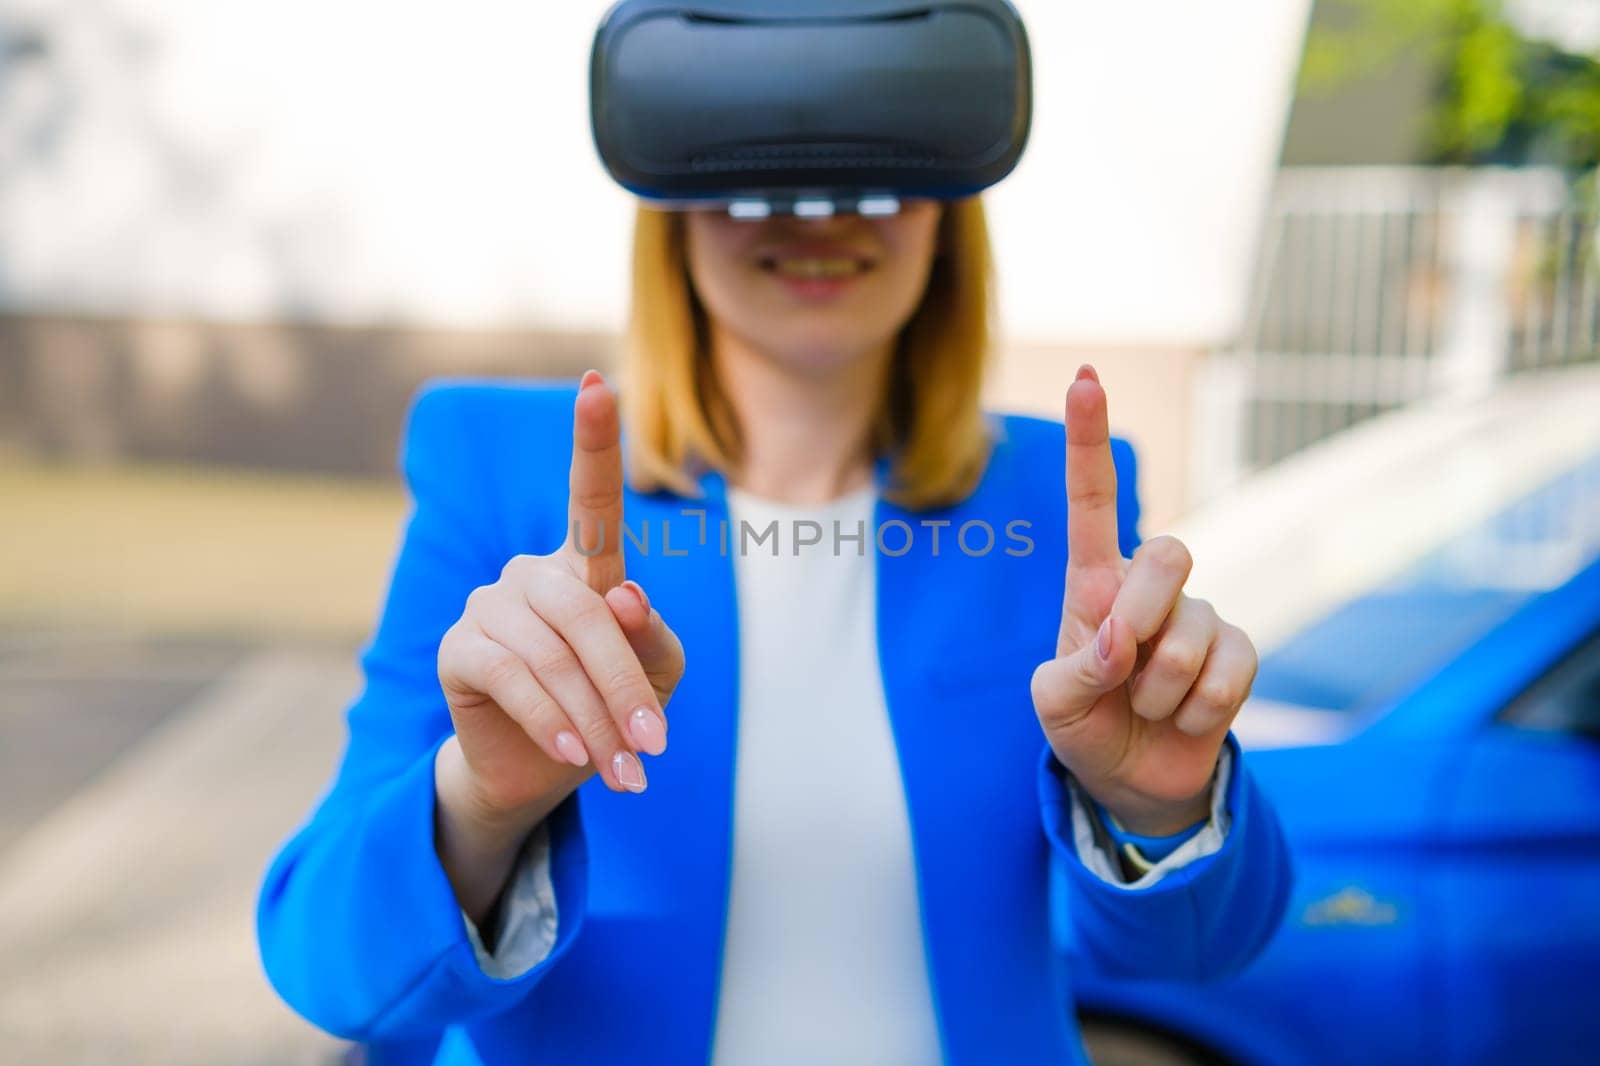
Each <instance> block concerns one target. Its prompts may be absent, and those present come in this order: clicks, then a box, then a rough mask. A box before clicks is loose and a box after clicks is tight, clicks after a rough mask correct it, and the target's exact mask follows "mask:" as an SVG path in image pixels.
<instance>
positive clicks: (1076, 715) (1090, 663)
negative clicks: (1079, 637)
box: [1032, 616, 1138, 730]
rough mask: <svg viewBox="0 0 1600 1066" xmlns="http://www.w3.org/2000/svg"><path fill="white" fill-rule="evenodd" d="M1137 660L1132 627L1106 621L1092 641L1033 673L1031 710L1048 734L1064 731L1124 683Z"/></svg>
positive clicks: (1119, 620)
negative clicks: (1054, 730) (1056, 730)
mask: <svg viewBox="0 0 1600 1066" xmlns="http://www.w3.org/2000/svg"><path fill="white" fill-rule="evenodd" d="M1137 657H1138V641H1137V639H1136V637H1135V634H1134V632H1133V626H1132V625H1131V624H1130V623H1129V622H1128V621H1127V620H1125V619H1122V618H1117V617H1115V616H1111V617H1107V618H1106V620H1105V621H1104V622H1103V623H1101V626H1100V631H1099V632H1098V633H1097V634H1096V638H1095V639H1094V640H1090V641H1088V642H1086V643H1085V644H1084V645H1083V647H1081V648H1079V649H1078V650H1077V651H1074V652H1072V653H1070V654H1068V655H1060V656H1057V657H1056V658H1054V659H1049V660H1047V661H1045V662H1043V663H1040V664H1039V667H1038V668H1037V669H1036V670H1034V672H1033V686H1032V687H1033V707H1034V710H1035V711H1037V712H1038V715H1039V723H1040V724H1041V725H1043V726H1044V727H1045V728H1046V729H1047V730H1049V729H1065V728H1070V727H1071V726H1073V725H1076V724H1077V723H1078V722H1079V721H1080V720H1081V719H1082V718H1083V717H1084V716H1086V715H1087V714H1088V713H1089V711H1090V710H1091V709H1093V707H1094V705H1095V704H1096V703H1097V702H1099V700H1100V697H1102V696H1104V695H1105V694H1106V693H1108V692H1110V691H1112V690H1113V689H1115V688H1117V687H1118V686H1119V685H1122V684H1124V683H1126V682H1127V680H1128V678H1129V677H1131V676H1132V675H1133V668H1134V664H1135V661H1136V659H1137Z"/></svg>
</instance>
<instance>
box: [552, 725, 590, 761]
mask: <svg viewBox="0 0 1600 1066" xmlns="http://www.w3.org/2000/svg"><path fill="white" fill-rule="evenodd" d="M556 750H557V751H559V752H560V753H561V757H562V758H563V759H565V760H567V761H568V762H569V763H571V764H572V765H573V766H586V765H588V762H589V753H588V752H587V751H586V750H584V747H583V741H581V740H579V739H578V735H577V734H576V733H573V732H571V731H570V730H566V729H563V730H562V731H561V732H559V733H557V734H556Z"/></svg>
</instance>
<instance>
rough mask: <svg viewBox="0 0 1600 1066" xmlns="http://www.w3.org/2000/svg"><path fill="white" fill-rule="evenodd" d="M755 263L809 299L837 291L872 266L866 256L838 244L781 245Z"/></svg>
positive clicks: (850, 283) (796, 292) (866, 272)
mask: <svg viewBox="0 0 1600 1066" xmlns="http://www.w3.org/2000/svg"><path fill="white" fill-rule="evenodd" d="M757 263H758V265H759V266H760V268H761V270H762V272H763V273H765V274H767V275H769V276H771V277H772V278H773V279H775V280H776V281H777V282H778V283H779V284H781V285H783V286H784V288H786V289H788V290H789V291H790V292H791V293H794V294H795V295H797V296H802V297H806V298H810V299H817V298H826V297H831V296H837V295H839V294H840V293H842V292H844V291H846V290H847V289H849V288H850V286H851V285H853V284H854V283H855V282H857V281H858V280H860V279H861V278H862V277H863V276H864V275H866V274H868V273H871V271H872V269H873V266H874V264H873V261H872V260H871V259H869V258H867V257H866V256H863V255H860V254H859V253H856V252H853V251H849V250H845V249H838V248H792V249H782V250H777V251H772V252H768V253H767V254H765V255H762V256H761V257H760V258H759V259H758V260H757Z"/></svg>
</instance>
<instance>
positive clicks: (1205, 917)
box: [1037, 438, 1293, 980]
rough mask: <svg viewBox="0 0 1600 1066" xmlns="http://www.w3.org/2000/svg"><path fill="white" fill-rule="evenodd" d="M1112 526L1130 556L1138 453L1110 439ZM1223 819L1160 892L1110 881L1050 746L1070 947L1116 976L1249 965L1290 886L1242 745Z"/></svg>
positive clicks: (1046, 755) (1044, 803)
mask: <svg viewBox="0 0 1600 1066" xmlns="http://www.w3.org/2000/svg"><path fill="white" fill-rule="evenodd" d="M1111 453H1112V459H1113V461H1114V463H1115V466H1116V470H1117V487H1118V493H1117V496H1118V498H1117V525H1118V531H1119V539H1120V540H1121V549H1122V554H1123V555H1124V557H1131V556H1132V555H1133V553H1134V551H1135V550H1136V549H1137V548H1138V547H1139V545H1140V543H1141V542H1142V539H1143V538H1142V537H1141V536H1140V533H1139V528H1138V527H1139V516H1140V507H1139V496H1138V488H1137V482H1138V466H1137V460H1136V456H1135V452H1134V450H1133V448H1132V446H1131V445H1130V444H1129V443H1128V442H1127V441H1125V440H1122V439H1119V438H1112V441H1111ZM1225 743H1226V744H1227V746H1228V748H1229V749H1230V750H1231V760H1230V768H1229V773H1228V777H1227V781H1226V784H1225V788H1224V790H1223V796H1222V802H1221V804H1218V805H1216V806H1220V808H1221V812H1218V813H1222V812H1225V815H1226V819H1227V823H1228V824H1227V825H1226V826H1225V827H1224V830H1223V833H1222V842H1221V846H1220V847H1218V848H1217V849H1216V850H1215V851H1213V852H1211V853H1210V854H1207V855H1202V856H1200V857H1198V858H1195V859H1194V860H1193V861H1190V862H1187V863H1184V864H1183V865H1181V866H1178V867H1176V868H1175V869H1170V870H1169V871H1168V872H1166V873H1165V874H1163V876H1162V877H1160V878H1159V879H1158V880H1156V881H1155V882H1154V883H1153V884H1145V883H1129V884H1114V883H1112V882H1111V881H1108V880H1107V879H1105V878H1103V877H1101V876H1099V875H1098V874H1096V873H1095V872H1093V871H1092V870H1090V869H1089V867H1088V866H1086V865H1085V863H1084V861H1083V858H1082V856H1081V854H1080V851H1079V848H1078V847H1077V842H1076V838H1075V834H1074V832H1073V825H1072V811H1073V797H1072V795H1071V789H1070V786H1069V785H1068V783H1067V775H1066V771H1065V770H1064V768H1063V767H1062V766H1061V763H1060V762H1059V761H1058V760H1057V759H1056V758H1055V753H1054V752H1053V751H1052V750H1051V748H1050V745H1049V744H1048V743H1046V744H1044V745H1043V746H1042V748H1043V750H1042V752H1041V754H1040V758H1039V762H1038V768H1037V778H1038V793H1039V802H1040V810H1041V814H1042V818H1043V822H1044V832H1045V837H1046V839H1047V840H1048V842H1049V847H1050V851H1051V857H1050V866H1051V877H1052V879H1053V880H1054V882H1055V884H1054V885H1053V891H1052V892H1051V894H1050V895H1051V899H1052V901H1053V904H1052V909H1053V911H1054V912H1055V913H1053V914H1052V922H1053V923H1054V924H1055V925H1056V927H1057V929H1059V930H1061V931H1062V932H1063V933H1064V934H1065V941H1066V945H1065V946H1066V950H1067V951H1069V952H1072V953H1075V954H1078V955H1081V956H1083V957H1084V958H1085V959H1086V960H1087V961H1088V962H1089V963H1090V964H1091V965H1093V966H1095V968H1096V969H1097V970H1099V971H1100V972H1102V973H1105V974H1107V975H1108V976H1112V977H1140V978H1158V979H1177V980H1209V979H1214V978H1220V977H1225V976H1227V975H1229V974H1232V973H1236V972H1238V971H1239V970H1241V969H1243V968H1244V967H1245V966H1246V965H1248V964H1249V963H1250V961H1251V960H1252V959H1254V958H1255V957H1256V955H1258V954H1259V953H1260V951H1261V949H1262V948H1263V947H1265V946H1266V944H1267V942H1268V941H1269V940H1270V939H1271V938H1272V935H1273V933H1274V932H1276V930H1277V928H1278V925H1279V923H1280V922H1281V921H1282V918H1283V913H1284V911H1285V909H1286V908H1287V907H1288V902H1289V892H1290V889H1291V886H1292V881H1293V872H1292V869H1293V868H1292V864H1291V861H1290V855H1289V848H1288V844H1287V842H1286V841H1285V839H1284V836H1283V831H1282V829H1281V828H1280V827H1279V825H1278V819H1277V816H1276V815H1275V814H1274V813H1273V811H1272V808H1271V806H1270V805H1269V804H1268V802H1267V800H1266V798H1265V796H1263V795H1262V793H1261V791H1260V789H1259V788H1257V786H1256V785H1255V783H1254V781H1253V780H1252V779H1251V777H1250V773H1249V768H1248V766H1247V764H1246V760H1245V759H1244V756H1243V753H1242V752H1241V751H1240V750H1239V742H1238V740H1237V738H1235V737H1234V735H1233V734H1232V733H1231V732H1230V733H1229V734H1228V737H1227V740H1226V742H1225Z"/></svg>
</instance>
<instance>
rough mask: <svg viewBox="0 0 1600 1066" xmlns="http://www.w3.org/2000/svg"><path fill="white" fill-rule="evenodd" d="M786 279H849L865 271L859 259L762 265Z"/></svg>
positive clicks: (780, 260) (790, 261)
mask: <svg viewBox="0 0 1600 1066" xmlns="http://www.w3.org/2000/svg"><path fill="white" fill-rule="evenodd" d="M762 265H763V266H764V267H766V268H767V269H768V270H770V271H773V272H774V273H777V274H781V275H783V276H784V277H788V278H808V279H813V278H850V277H854V276H856V275H857V274H860V273H862V272H863V271H865V270H866V264H865V263H863V262H862V261H861V260H859V259H816V258H807V259H777V260H768V261H767V262H765V263H763V264H762Z"/></svg>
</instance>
